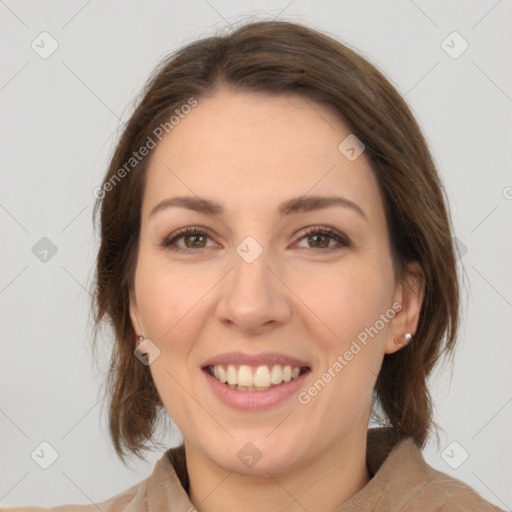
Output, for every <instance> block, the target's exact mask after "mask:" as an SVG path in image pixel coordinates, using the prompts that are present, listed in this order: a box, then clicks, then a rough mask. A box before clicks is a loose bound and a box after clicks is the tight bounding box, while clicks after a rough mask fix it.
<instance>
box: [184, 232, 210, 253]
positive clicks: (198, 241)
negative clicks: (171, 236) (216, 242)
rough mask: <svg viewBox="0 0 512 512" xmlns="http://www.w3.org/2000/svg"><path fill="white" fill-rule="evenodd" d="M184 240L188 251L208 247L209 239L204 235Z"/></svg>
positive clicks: (190, 236)
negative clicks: (207, 240) (207, 241)
mask: <svg viewBox="0 0 512 512" xmlns="http://www.w3.org/2000/svg"><path fill="white" fill-rule="evenodd" d="M182 238H183V241H184V243H185V247H186V248H187V249H197V248H203V247H205V246H206V239H207V237H206V236H204V235H199V234H198V235H186V236H183V237H182Z"/></svg>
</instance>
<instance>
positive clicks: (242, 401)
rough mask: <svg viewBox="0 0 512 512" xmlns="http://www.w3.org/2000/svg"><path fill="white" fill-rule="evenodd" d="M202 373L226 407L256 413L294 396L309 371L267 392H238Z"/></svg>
mask: <svg viewBox="0 0 512 512" xmlns="http://www.w3.org/2000/svg"><path fill="white" fill-rule="evenodd" d="M203 373H204V375H205V376H206V381H207V382H208V384H209V385H210V387H211V389H212V391H213V392H214V393H215V395H216V396H217V397H218V398H219V399H220V400H221V401H222V402H224V403H225V404H226V405H229V406H230V407H233V408H235V409H243V410H251V411H256V410H261V409H267V408H269V407H272V406H273V405H276V404H278V403H280V402H283V401H284V400H286V399H287V398H289V397H290V396H292V395H294V394H296V393H297V392H298V390H299V389H300V387H301V386H302V384H303V382H304V377H306V375H308V373H309V370H308V371H306V372H304V373H303V374H302V375H301V376H300V377H297V378H296V379H293V380H291V381H290V382H285V383H283V384H279V386H275V387H273V388H271V389H269V390H267V391H238V390H236V389H232V388H230V387H229V386H228V385H227V384H223V383H222V382H219V381H218V380H217V379H216V378H215V377H213V376H212V375H210V374H209V373H208V372H207V371H205V370H203Z"/></svg>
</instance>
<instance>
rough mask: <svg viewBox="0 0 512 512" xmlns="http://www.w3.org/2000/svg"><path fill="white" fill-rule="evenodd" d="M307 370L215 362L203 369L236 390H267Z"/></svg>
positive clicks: (289, 366) (286, 366) (279, 366)
mask: <svg viewBox="0 0 512 512" xmlns="http://www.w3.org/2000/svg"><path fill="white" fill-rule="evenodd" d="M307 370H308V368H307V367H300V366H291V365H281V364H273V365H260V366H249V365H244V364H241V365H236V364H227V365H223V364H216V365H209V366H206V367H205V371H206V372H207V373H209V374H210V375H211V376H213V377H214V378H215V379H216V380H217V381H219V382H221V383H223V384H225V385H226V386H229V387H230V388H231V389H235V390H237V391H268V390H270V389H272V388H275V387H277V386H280V385H281V384H283V383H287V382H290V381H292V380H295V379H298V378H299V377H300V376H301V375H302V374H303V373H305V372H306V371H307Z"/></svg>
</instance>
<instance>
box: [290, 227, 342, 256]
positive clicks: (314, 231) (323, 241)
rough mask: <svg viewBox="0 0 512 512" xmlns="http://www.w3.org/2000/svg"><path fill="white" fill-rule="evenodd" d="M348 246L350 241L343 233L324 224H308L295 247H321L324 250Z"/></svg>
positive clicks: (315, 248)
mask: <svg viewBox="0 0 512 512" xmlns="http://www.w3.org/2000/svg"><path fill="white" fill-rule="evenodd" d="M304 243H305V244H306V245H304ZM349 246H350V241H349V239H348V238H347V237H346V236H345V235H343V234H342V233H339V232H338V231H336V230H335V229H333V228H329V227H325V226H310V227H308V228H306V229H305V231H304V232H303V234H302V236H301V237H300V238H299V242H298V243H297V247H303V248H306V249H313V250H317V249H323V250H324V251H331V250H337V249H341V248H343V247H349Z"/></svg>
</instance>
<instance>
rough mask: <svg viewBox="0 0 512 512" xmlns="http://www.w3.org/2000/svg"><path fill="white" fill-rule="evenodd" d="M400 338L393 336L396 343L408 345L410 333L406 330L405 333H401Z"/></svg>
mask: <svg viewBox="0 0 512 512" xmlns="http://www.w3.org/2000/svg"><path fill="white" fill-rule="evenodd" d="M400 338H402V339H400ZM400 338H398V337H397V338H395V344H396V345H409V343H410V342H411V341H412V334H410V333H408V332H406V333H405V334H402V335H401V336H400Z"/></svg>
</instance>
